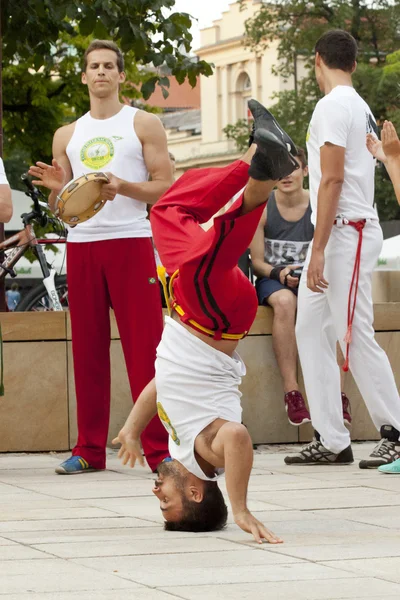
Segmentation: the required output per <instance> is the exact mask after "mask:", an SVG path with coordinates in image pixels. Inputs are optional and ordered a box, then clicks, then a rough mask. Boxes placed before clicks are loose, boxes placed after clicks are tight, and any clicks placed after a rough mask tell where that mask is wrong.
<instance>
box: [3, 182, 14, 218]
mask: <svg viewBox="0 0 400 600" xmlns="http://www.w3.org/2000/svg"><path fill="white" fill-rule="evenodd" d="M12 215H13V206H12V200H11V188H10V186H9V185H8V184H7V183H2V184H0V223H8V222H9V221H11V217H12Z"/></svg>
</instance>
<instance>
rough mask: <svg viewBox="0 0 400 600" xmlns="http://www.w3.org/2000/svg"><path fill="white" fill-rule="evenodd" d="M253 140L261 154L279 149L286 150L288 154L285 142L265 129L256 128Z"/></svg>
mask: <svg viewBox="0 0 400 600" xmlns="http://www.w3.org/2000/svg"><path fill="white" fill-rule="evenodd" d="M254 142H255V143H256V144H257V147H258V149H259V150H260V152H262V153H263V154H269V153H270V152H271V151H273V152H277V151H281V152H287V154H288V155H289V154H290V153H289V150H288V149H287V147H286V144H284V143H283V142H282V141H281V140H280V139H279V138H277V137H276V135H275V134H274V133H271V132H270V131H268V130H267V129H257V130H256V132H255V133H254Z"/></svg>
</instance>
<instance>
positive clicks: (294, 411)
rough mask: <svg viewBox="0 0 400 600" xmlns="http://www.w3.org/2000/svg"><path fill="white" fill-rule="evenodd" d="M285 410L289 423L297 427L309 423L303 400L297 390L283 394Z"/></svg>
mask: <svg viewBox="0 0 400 600" xmlns="http://www.w3.org/2000/svg"><path fill="white" fill-rule="evenodd" d="M285 408H286V412H287V416H288V419H289V423H290V424H291V425H295V426H296V427H298V426H299V425H303V423H311V417H310V413H309V412H308V410H307V407H306V403H305V402H304V398H303V396H302V395H301V393H300V392H299V391H298V390H294V391H293V392H288V393H287V394H285Z"/></svg>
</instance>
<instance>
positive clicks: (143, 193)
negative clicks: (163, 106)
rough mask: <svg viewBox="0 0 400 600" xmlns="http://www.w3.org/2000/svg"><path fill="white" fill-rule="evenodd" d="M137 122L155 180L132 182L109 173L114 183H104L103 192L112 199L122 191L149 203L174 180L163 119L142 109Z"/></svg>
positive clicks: (128, 195) (146, 159) (137, 114)
mask: <svg viewBox="0 0 400 600" xmlns="http://www.w3.org/2000/svg"><path fill="white" fill-rule="evenodd" d="M134 126H135V131H136V134H137V136H138V138H139V140H140V141H141V143H142V147H143V158H144V162H145V164H146V167H147V170H148V172H149V175H150V178H151V181H143V182H133V183H131V182H129V181H125V180H124V179H120V178H119V177H116V176H115V175H112V174H111V173H107V175H108V176H109V177H110V183H109V184H106V185H104V186H103V188H102V196H103V197H104V198H105V199H107V200H112V199H113V198H114V196H115V195H116V194H121V195H122V196H127V197H128V198H134V199H135V200H139V201H140V202H143V203H145V204H155V203H156V202H157V200H158V199H159V198H160V197H161V196H162V195H163V194H164V192H166V191H167V189H168V188H169V187H170V186H171V185H172V183H173V174H172V165H171V161H170V158H169V155H168V147H167V136H166V134H165V130H164V127H163V125H162V123H161V121H160V119H159V118H158V117H157V116H156V115H153V114H152V113H146V112H145V111H142V110H140V111H138V112H137V113H136V115H135V122H134Z"/></svg>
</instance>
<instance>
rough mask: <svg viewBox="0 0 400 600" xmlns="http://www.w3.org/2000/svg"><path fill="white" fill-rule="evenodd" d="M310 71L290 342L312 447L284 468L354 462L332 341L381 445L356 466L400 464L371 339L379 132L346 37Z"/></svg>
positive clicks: (391, 406)
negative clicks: (300, 262) (304, 226)
mask: <svg viewBox="0 0 400 600" xmlns="http://www.w3.org/2000/svg"><path fill="white" fill-rule="evenodd" d="M315 51H316V57H315V73H316V78H317V82H318V84H319V87H320V89H321V91H322V92H323V93H324V95H325V97H324V98H322V100H320V101H319V102H318V104H317V106H316V108H315V111H314V114H313V116H312V118H311V123H310V127H309V131H308V134H307V149H308V157H309V173H310V198H311V205H312V210H313V221H314V223H315V234H314V239H313V242H312V244H311V246H310V249H309V252H308V255H307V260H306V264H305V267H304V271H303V277H302V279H301V282H300V288H299V298H298V317H297V326H296V336H297V344H298V349H299V356H300V361H301V366H302V370H303V375H304V382H305V387H306V392H307V397H308V401H309V406H310V413H311V420H312V423H313V426H314V429H315V430H316V436H315V439H314V440H313V441H312V442H311V443H310V444H308V445H307V446H305V447H304V448H303V449H302V450H301V451H300V452H299V453H297V454H294V455H290V456H288V457H286V459H285V462H286V463H287V464H321V463H330V464H331V463H336V464H348V463H352V462H353V453H352V449H351V444H350V435H349V432H348V430H347V429H346V427H345V426H344V424H343V417H342V404H341V393H340V373H339V368H338V366H337V363H336V342H337V340H338V341H339V343H340V345H341V348H342V350H343V353H344V355H345V357H346V360H345V363H344V365H343V369H344V370H348V368H350V370H351V372H352V374H353V377H354V379H355V381H356V383H357V386H358V388H359V390H360V392H361V394H362V396H363V398H364V401H365V403H366V405H367V408H368V410H369V412H370V415H371V417H372V420H373V422H374V424H375V426H376V428H377V429H378V430H379V431H380V433H381V437H382V439H381V441H380V442H379V444H378V445H377V447H376V448H375V449H374V451H373V452H372V454H371V455H370V456H369V457H368V459H366V460H362V461H361V462H360V468H376V467H379V466H381V465H384V464H388V463H391V462H392V461H394V460H395V459H397V458H398V457H399V456H400V443H399V435H400V434H399V432H400V399H399V394H398V391H397V388H396V383H395V380H394V376H393V372H392V370H391V367H390V364H389V360H388V358H387V356H386V354H385V352H384V351H383V350H382V349H381V348H380V347H379V346H378V344H377V342H376V341H375V337H374V328H373V304H372V290H371V275H372V270H373V268H374V266H375V264H376V262H377V259H378V256H379V253H380V250H381V247H382V230H381V228H380V225H379V221H378V216H377V214H376V211H375V209H374V206H373V202H374V170H375V169H374V166H375V165H374V159H373V157H372V156H371V154H370V153H369V152H368V150H367V147H366V134H368V133H373V132H376V124H375V119H374V117H373V115H372V113H371V111H370V108H369V107H368V105H367V104H366V103H365V102H364V100H363V99H362V98H361V97H360V96H359V95H358V94H357V92H356V91H355V90H354V88H353V86H352V78H351V76H352V73H353V72H354V70H355V68H356V57H357V43H356V41H355V40H354V38H353V37H352V36H351V35H350V34H348V33H347V32H345V31H343V30H331V31H328V32H327V33H325V34H324V35H323V36H322V37H321V38H320V39H319V40H318V42H317V44H316V47H315Z"/></svg>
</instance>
